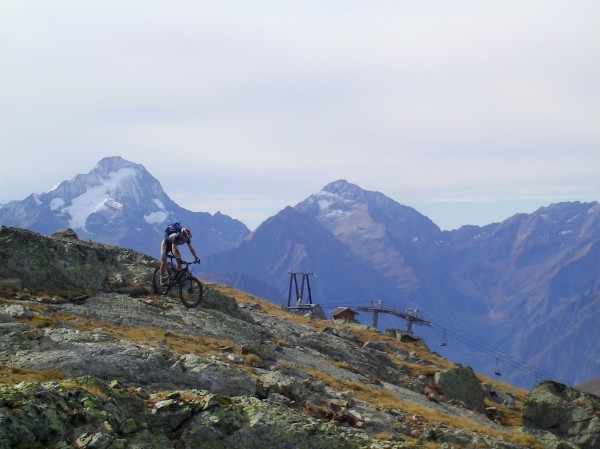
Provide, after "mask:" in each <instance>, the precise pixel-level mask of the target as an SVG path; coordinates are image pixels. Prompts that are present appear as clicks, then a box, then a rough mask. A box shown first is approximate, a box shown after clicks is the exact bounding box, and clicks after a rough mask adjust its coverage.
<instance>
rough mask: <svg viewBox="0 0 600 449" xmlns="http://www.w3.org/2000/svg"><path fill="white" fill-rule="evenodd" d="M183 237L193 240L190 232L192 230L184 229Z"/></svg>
mask: <svg viewBox="0 0 600 449" xmlns="http://www.w3.org/2000/svg"><path fill="white" fill-rule="evenodd" d="M181 235H182V236H184V237H187V238H189V239H191V238H192V231H190V228H183V229H182V230H181Z"/></svg>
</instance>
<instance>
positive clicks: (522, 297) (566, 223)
mask: <svg viewBox="0 0 600 449" xmlns="http://www.w3.org/2000/svg"><path fill="white" fill-rule="evenodd" d="M175 219H178V220H180V221H181V222H182V223H184V224H186V225H187V226H189V227H191V228H192V230H193V231H194V239H193V240H194V244H195V246H196V248H197V249H198V250H199V252H200V255H201V256H202V258H203V263H202V265H201V269H202V270H203V273H202V276H203V277H204V278H206V279H213V280H218V282H221V283H226V284H229V285H231V286H233V287H236V288H240V289H243V290H245V291H248V292H250V293H253V294H255V295H258V296H260V297H263V298H265V299H269V300H271V301H272V302H274V303H277V304H286V301H287V299H288V288H289V285H290V275H289V273H290V272H311V273H314V275H311V276H313V278H312V279H311V284H312V287H313V291H312V293H313V299H314V301H315V302H316V303H319V304H321V305H322V306H323V308H324V310H325V311H326V312H329V311H331V310H333V309H334V308H335V307H337V306H350V307H355V308H356V307H357V306H359V305H369V304H370V303H371V301H375V300H382V301H383V305H384V306H385V307H391V308H394V309H398V310H404V309H405V308H407V307H414V308H418V309H419V313H420V314H421V315H422V316H424V317H426V318H427V319H429V320H430V321H431V324H432V325H431V327H419V328H417V329H416V332H417V333H418V334H419V335H420V336H423V337H424V338H425V340H426V341H427V342H428V344H429V345H430V346H438V343H439V342H440V341H441V340H444V339H445V340H447V341H448V343H449V344H448V345H447V346H444V347H440V348H439V351H440V352H441V353H442V355H444V356H445V357H446V358H449V359H451V360H454V361H456V362H460V363H462V364H464V365H471V366H473V367H474V368H475V369H476V370H478V371H479V372H482V373H488V374H489V375H492V376H493V373H494V372H496V371H498V372H502V375H503V378H504V379H505V380H507V381H510V382H512V383H514V384H515V385H519V386H521V387H524V388H529V387H530V386H531V385H532V384H533V383H534V382H535V381H537V380H541V379H543V378H547V377H552V376H554V377H555V378H556V379H557V380H559V381H562V382H565V383H568V384H571V385H575V384H578V383H582V382H585V381H587V380H589V379H591V378H595V377H599V376H600V349H599V348H598V345H596V344H594V342H596V341H599V340H600V334H599V332H600V331H599V329H600V307H599V306H600V271H599V270H598V267H599V266H600V205H599V204H598V203H597V202H593V203H580V202H569V203H560V204H552V205H549V206H547V207H543V208H540V209H539V210H537V211H535V212H534V213H532V214H517V215H515V216H513V217H510V218H508V219H506V220H504V221H503V222H501V223H494V224H490V225H487V226H483V227H479V226H463V227H462V228H460V229H457V230H454V231H441V230H440V229H439V227H438V226H436V225H435V223H433V222H432V221H431V220H430V219H429V218H427V217H425V216H424V215H422V214H420V213H419V212H418V211H416V210H414V209H412V208H410V207H407V206H403V205H401V204H399V203H397V202H396V201H394V200H392V199H390V198H388V197H386V196H385V195H384V194H382V193H380V192H370V191H366V190H363V189H361V188H360V187H358V186H356V185H354V184H351V183H349V182H347V181H345V180H338V181H335V182H332V183H330V184H328V185H326V186H325V187H324V188H323V189H322V190H321V191H320V192H318V193H316V194H314V195H310V196H309V197H308V198H307V199H306V200H304V201H302V202H300V203H298V204H297V205H296V206H294V207H291V206H288V207H286V208H284V209H283V210H282V211H281V212H279V213H278V214H276V215H274V216H273V217H270V218H269V219H267V220H266V221H265V222H264V223H262V224H261V225H260V226H259V227H258V228H257V229H256V230H255V231H254V232H252V233H250V231H249V230H248V228H247V227H246V226H245V225H243V224H242V223H241V222H239V221H238V220H235V219H233V218H231V217H227V216H225V215H222V214H220V213H217V214H215V215H211V214H209V213H204V212H191V211H189V210H186V209H183V208H181V207H180V206H178V205H177V204H175V203H174V202H173V201H172V200H171V199H170V198H169V197H168V196H167V195H166V194H165V193H164V192H163V190H162V187H161V186H160V183H159V182H158V181H157V180H156V179H155V178H153V177H152V176H151V175H150V174H149V173H148V172H147V171H146V170H145V169H144V168H143V166H142V165H139V164H134V163H131V162H128V161H125V160H124V159H122V158H119V157H110V158H105V159H103V160H101V161H100V162H99V163H98V165H97V166H96V168H95V169H94V170H92V171H91V172H90V173H89V174H86V175H77V176H76V177H75V178H74V179H72V180H70V181H63V182H62V183H60V184H58V185H57V186H55V187H54V188H53V189H51V190H50V191H49V192H46V193H43V194H32V195H30V196H29V197H27V198H26V199H25V200H23V201H13V202H11V203H8V204H5V205H3V206H1V207H0V224H3V225H7V226H16V227H23V228H28V229H31V230H34V231H37V232H40V233H42V234H46V235H49V234H51V233H52V232H54V231H56V230H58V229H63V228H67V227H71V228H74V229H75V230H76V232H77V234H78V235H79V237H80V238H81V239H82V240H87V239H89V240H93V241H97V242H100V243H108V244H113V245H118V246H122V247H125V248H132V249H135V250H137V251H140V252H142V253H145V254H149V255H152V256H154V257H157V253H158V243H159V242H160V239H161V237H162V232H163V229H164V227H165V226H166V224H167V223H168V222H170V221H173V220H175ZM294 300H295V298H294ZM359 319H360V320H361V321H362V322H364V323H368V322H370V321H371V316H370V314H368V313H365V312H361V313H360V314H359ZM405 325H406V323H404V322H403V321H402V320H399V319H398V318H396V317H394V316H390V315H385V314H380V315H379V327H380V329H383V328H386V327H395V328H399V327H400V328H403V327H404V326H405ZM549 375H550V376H549Z"/></svg>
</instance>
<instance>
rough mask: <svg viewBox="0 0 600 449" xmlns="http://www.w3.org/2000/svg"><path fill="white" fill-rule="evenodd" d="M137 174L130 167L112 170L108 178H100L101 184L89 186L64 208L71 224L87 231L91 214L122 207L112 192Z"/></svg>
mask: <svg viewBox="0 0 600 449" xmlns="http://www.w3.org/2000/svg"><path fill="white" fill-rule="evenodd" d="M135 175H136V171H135V169H133V168H130V167H127V168H122V169H120V170H117V171H114V172H111V173H109V175H108V177H107V178H100V184H99V185H96V186H93V187H90V188H88V189H87V190H86V191H85V193H83V194H81V195H79V196H78V197H76V198H74V199H73V200H72V201H71V205H70V206H68V207H65V208H64V209H62V211H64V212H67V213H68V214H69V215H70V216H71V219H70V220H69V226H70V227H71V228H72V229H83V230H84V231H86V232H87V230H86V228H85V223H86V221H87V219H88V217H89V216H90V215H91V214H93V213H95V212H98V211H100V210H103V209H106V208H110V209H120V208H122V207H123V205H122V204H121V203H119V202H118V201H116V200H115V199H113V198H111V196H110V195H111V192H112V191H114V190H116V189H118V187H119V185H120V184H121V183H122V182H123V181H124V180H126V179H127V178H130V177H135Z"/></svg>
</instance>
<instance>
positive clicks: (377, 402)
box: [298, 366, 539, 448]
mask: <svg viewBox="0 0 600 449" xmlns="http://www.w3.org/2000/svg"><path fill="white" fill-rule="evenodd" d="M298 368H299V369H302V370H304V371H305V372H306V373H307V374H309V375H310V376H312V377H315V378H317V379H319V380H321V381H322V382H323V383H324V384H326V385H328V386H330V387H333V388H337V389H340V390H350V391H351V392H352V394H353V395H354V397H356V398H357V399H360V400H362V401H365V402H368V403H370V404H372V405H373V406H374V407H376V408H378V409H380V410H389V409H398V410H404V411H407V412H410V413H413V414H415V415H417V416H420V417H422V418H424V419H426V420H428V421H434V422H438V423H442V424H446V425H448V426H451V427H456V428H460V429H467V430H470V431H472V432H477V433H481V434H485V435H491V436H494V437H497V438H503V439H505V440H508V441H512V442H514V443H517V444H522V445H524V446H526V447H530V448H538V447H539V445H538V444H537V442H536V440H535V439H534V438H533V437H530V436H528V435H520V434H515V433H511V432H509V431H503V430H497V429H494V428H492V427H490V426H486V425H484V424H481V423H479V422H475V421H472V420H470V419H468V418H463V417H458V416H450V415H447V414H445V413H443V412H441V411H439V410H437V409H433V408H428V407H424V406H422V405H419V404H415V403H411V402H406V401H402V400H400V399H398V397H397V396H395V395H394V394H393V393H391V392H390V391H386V390H381V389H377V388H376V387H375V386H368V385H365V384H364V383H358V382H349V381H346V380H344V379H339V378H336V377H333V376H330V375H329V374H326V373H323V372H321V371H318V370H315V369H312V368H307V367H300V366H298Z"/></svg>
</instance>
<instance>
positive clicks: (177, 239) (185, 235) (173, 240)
mask: <svg viewBox="0 0 600 449" xmlns="http://www.w3.org/2000/svg"><path fill="white" fill-rule="evenodd" d="M184 243H187V246H188V248H189V249H190V252H191V253H192V255H193V256H194V262H199V261H200V258H199V257H198V256H197V255H196V250H195V249H194V247H193V246H192V231H191V230H190V229H189V228H183V229H181V231H179V232H174V233H173V234H171V235H169V236H168V237H166V238H165V239H164V240H163V241H162V242H161V244H160V280H161V283H163V282H166V276H165V274H166V273H165V271H166V268H167V254H169V253H172V254H173V256H175V259H176V260H177V269H178V270H181V252H180V251H179V245H183V244H184Z"/></svg>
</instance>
